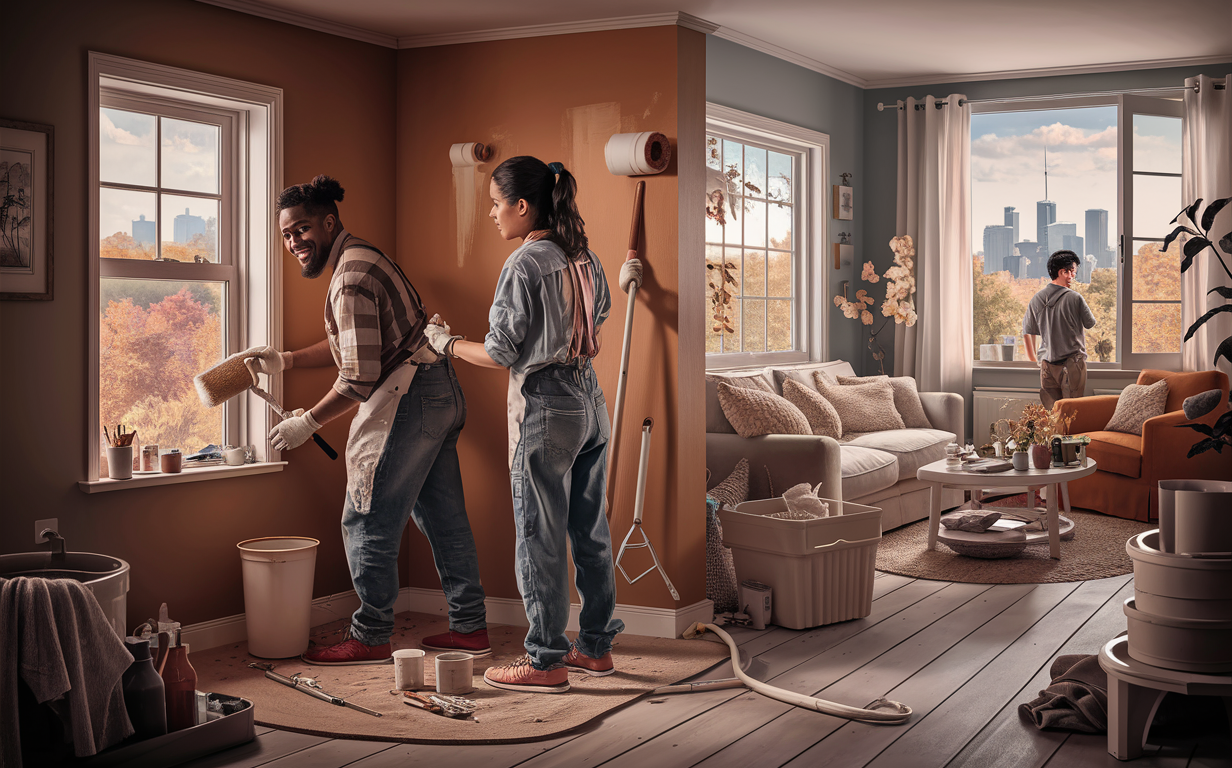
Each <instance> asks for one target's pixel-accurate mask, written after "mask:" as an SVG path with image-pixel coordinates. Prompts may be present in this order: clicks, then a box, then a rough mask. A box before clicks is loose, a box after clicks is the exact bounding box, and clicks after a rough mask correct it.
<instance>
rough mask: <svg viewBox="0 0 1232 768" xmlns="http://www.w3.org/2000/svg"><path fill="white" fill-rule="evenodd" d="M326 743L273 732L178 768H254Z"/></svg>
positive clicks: (313, 737)
mask: <svg viewBox="0 0 1232 768" xmlns="http://www.w3.org/2000/svg"><path fill="white" fill-rule="evenodd" d="M327 741H330V739H328V738H326V737H324V736H308V735H306V734H303V733H292V732H291V731H277V730H276V731H271V732H269V733H266V734H263V735H261V736H258V737H257V738H256V739H255V740H253V741H250V742H248V743H247V744H241V745H240V746H238V747H232V748H231V749H228V750H224V751H222V752H217V753H215V754H213V755H208V756H206V757H202V758H199V759H197V760H193V761H191V762H188V763H184V764H183V765H182V766H181V768H256V766H259V765H265V764H267V763H270V762H272V761H274V760H277V759H279V758H281V757H286V756H287V755H291V754H294V753H297V752H302V751H304V750H305V749H308V748H309V747H315V746H316V745H318V744H323V743H325V742H327Z"/></svg>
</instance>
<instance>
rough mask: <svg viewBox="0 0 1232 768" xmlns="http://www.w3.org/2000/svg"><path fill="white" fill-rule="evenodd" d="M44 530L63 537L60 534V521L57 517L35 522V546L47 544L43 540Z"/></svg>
mask: <svg viewBox="0 0 1232 768" xmlns="http://www.w3.org/2000/svg"><path fill="white" fill-rule="evenodd" d="M45 528H50V529H51V530H53V531H55V532H56V533H60V535H61V536H63V535H64V534H63V533H61V532H60V519H59V518H58V517H51V518H48V519H46V520H35V521H34V543H35V544H45V543H46V542H47V540H46V539H44V538H43V530H44V529H45Z"/></svg>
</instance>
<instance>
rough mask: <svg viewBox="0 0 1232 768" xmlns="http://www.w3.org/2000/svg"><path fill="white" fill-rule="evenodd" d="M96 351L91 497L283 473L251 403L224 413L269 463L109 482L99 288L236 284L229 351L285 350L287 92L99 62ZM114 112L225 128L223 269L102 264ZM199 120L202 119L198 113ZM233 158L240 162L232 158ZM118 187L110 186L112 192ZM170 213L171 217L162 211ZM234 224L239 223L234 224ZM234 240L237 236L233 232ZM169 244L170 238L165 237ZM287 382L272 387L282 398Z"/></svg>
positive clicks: (91, 377) (92, 188)
mask: <svg viewBox="0 0 1232 768" xmlns="http://www.w3.org/2000/svg"><path fill="white" fill-rule="evenodd" d="M88 67H89V80H88V92H89V93H88V98H89V111H88V121H89V132H88V137H87V142H88V156H89V168H88V175H89V186H88V194H89V256H90V258H89V274H90V278H89V279H90V282H89V291H88V292H89V312H88V318H89V337H88V338H89V343H88V344H87V355H88V358H87V360H86V371H87V376H88V385H87V389H88V397H89V400H88V412H89V419H88V420H87V426H86V449H87V453H88V463H87V477H86V479H85V480H84V481H82V482H81V483H79V485H80V487H81V488H82V490H84V491H86V492H87V493H94V492H97V491H104V490H114V489H116V488H121V487H123V488H131V487H140V486H144V485H163V484H168V483H177V482H192V481H196V480H203V479H208V478H214V477H226V476H232V475H235V474H253V473H257V472H264V471H276V470H277V469H280V468H281V465H282V463H281V462H279V455H278V452H277V451H274V450H273V448H272V446H270V445H269V443H268V440H267V438H266V435H267V433H268V432H269V429H270V427H271V426H272V422H273V419H272V417H271V415H270V413H269V409H268V408H257V407H249V404H248V402H247V398H236V399H235V400H234V401H233V402H232V403H228V404H227V405H225V406H221V407H224V408H226V409H227V412H226V416H225V419H226V427H227V429H228V438H227V439H228V441H229V442H231V443H233V444H236V445H250V444H251V445H256V446H257V449H258V454H259V458H263V459H265V461H263V462H260V463H258V464H257V465H245V466H242V467H209V468H201V469H197V470H186V471H185V472H183V473H181V474H178V475H152V476H146V477H140V478H135V479H133V480H126V481H113V480H110V479H107V478H101V479H100V478H99V469H100V453H101V448H102V446H101V435H100V431H99V429H98V424H99V411H98V406H99V385H100V381H99V374H100V371H99V353H100V349H99V301H100V300H99V287H100V281H101V279H102V278H104V277H143V278H155V279H165V280H220V279H221V280H227V281H229V282H228V290H227V291H226V294H227V296H226V304H227V310H226V311H227V312H228V316H227V338H226V339H225V341H226V344H227V349H226V353H228V354H229V353H232V352H235V351H237V350H241V349H245V348H246V347H248V346H253V345H257V344H269V345H272V346H274V347H276V348H281V346H282V311H281V305H282V270H281V264H280V259H279V257H280V255H281V248H282V244H281V242H280V240H279V237H278V232H277V231H276V229H277V228H276V226H275V222H274V216H273V202H274V200H275V199H276V198H277V195H278V192H279V191H280V190H281V188H282V165H283V157H282V121H283V115H282V100H283V94H282V89H280V88H273V87H270V86H265V85H257V84H254V83H246V82H243V81H240V80H232V79H230V78H224V77H218V76H215V75H208V74H204V73H200V72H193V71H190V70H185V69H178V68H175V67H166V66H162V65H159V64H151V63H149V62H143V61H137V60H134V59H126V58H122V57H118V56H111V55H108V54H101V53H96V52H93V51H92V52H90V54H89V64H88ZM104 106H108V107H111V106H115V107H117V108H120V109H128V110H136V111H142V110H146V111H156V112H157V113H159V114H166V115H170V116H173V117H180V116H183V117H186V118H187V119H196V120H201V121H204V122H211V123H215V124H221V125H222V126H223V128H222V130H223V137H222V138H223V145H224V146H223V148H222V149H221V154H220V162H221V163H222V175H221V178H220V183H221V184H222V185H223V186H222V187H220V191H224V195H223V197H224V199H225V198H227V197H230V198H231V200H232V204H231V205H230V206H227V205H223V206H220V210H219V227H218V231H219V263H215V264H187V263H179V262H145V261H129V260H123V259H107V260H106V263H103V260H102V259H101V258H100V257H99V250H100V242H99V240H100V233H99V226H100V222H99V190H100V188H101V183H100V179H99V113H100V109H101V108H102V107H104ZM194 114H195V115H196V117H192V115H194ZM228 157H229V159H230V162H227V161H226V160H224V158H228ZM109 186H110V185H109ZM160 213H161V212H160ZM224 217H228V218H229V225H227V226H224ZM228 231H229V232H230V237H229V238H228V237H225V233H227V232H228ZM159 237H161V232H160V233H159ZM281 379H282V377H281V376H278V377H274V380H273V381H272V382H271V383H270V386H271V389H272V390H273V394H274V396H275V397H278V398H280V397H281V394H282V392H281V390H282V380H281Z"/></svg>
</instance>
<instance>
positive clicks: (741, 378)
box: [706, 371, 774, 435]
mask: <svg viewBox="0 0 1232 768" xmlns="http://www.w3.org/2000/svg"><path fill="white" fill-rule="evenodd" d="M719 382H725V383H727V384H731V385H732V386H733V387H745V388H747V389H760V390H762V391H763V392H774V383H773V381H772V380H771V379H770V377H769V376H767V375H766V374H765V372H764V371H757V372H756V373H738V374H731V375H724V374H710V373H708V374H706V431H707V432H720V433H726V434H729V435H734V434H735V433H736V430H735V428H734V427H732V425H731V424H729V423H728V421H727V419H726V418H724V417H723V408H722V407H721V406H720V405H719V393H718V389H717V388H718V386H719Z"/></svg>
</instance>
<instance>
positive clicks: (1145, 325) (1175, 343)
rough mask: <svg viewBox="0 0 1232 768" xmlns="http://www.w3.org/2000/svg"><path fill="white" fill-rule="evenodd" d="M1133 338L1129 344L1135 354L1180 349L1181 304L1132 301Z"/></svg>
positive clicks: (1177, 350) (1178, 350) (1176, 350)
mask: <svg viewBox="0 0 1232 768" xmlns="http://www.w3.org/2000/svg"><path fill="white" fill-rule="evenodd" d="M1133 333H1134V338H1133V342H1132V343H1131V344H1130V346H1131V347H1132V348H1133V351H1134V352H1135V353H1136V354H1150V353H1153V352H1180V351H1181V305H1180V302H1177V303H1175V304H1139V303H1137V302H1134V329H1133Z"/></svg>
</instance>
